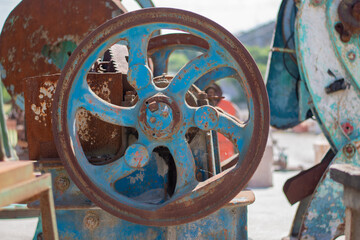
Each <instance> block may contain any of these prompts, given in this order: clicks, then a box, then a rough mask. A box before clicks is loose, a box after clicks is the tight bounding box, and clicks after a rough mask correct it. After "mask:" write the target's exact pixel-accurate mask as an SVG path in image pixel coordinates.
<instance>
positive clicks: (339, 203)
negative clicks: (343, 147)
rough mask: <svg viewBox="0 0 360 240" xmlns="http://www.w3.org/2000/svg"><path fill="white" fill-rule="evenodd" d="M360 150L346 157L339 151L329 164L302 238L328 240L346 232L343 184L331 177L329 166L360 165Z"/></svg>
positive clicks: (303, 226) (316, 192)
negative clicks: (341, 164) (309, 237)
mask: <svg viewBox="0 0 360 240" xmlns="http://www.w3.org/2000/svg"><path fill="white" fill-rule="evenodd" d="M357 142H358V140H355V141H353V143H352V144H354V145H355V146H356V143H357ZM359 150H360V149H357V151H356V154H355V155H354V156H353V157H351V158H348V157H346V155H345V154H344V152H343V151H339V152H338V153H337V155H336V156H335V158H334V160H333V161H332V162H331V164H330V165H329V167H328V169H327V171H326V172H325V174H324V176H323V177H322V179H321V180H320V183H319V185H318V187H317V188H316V190H315V192H314V194H313V196H312V199H311V202H310V205H309V207H308V209H307V211H306V213H305V220H304V222H303V225H302V233H301V235H300V236H301V237H302V238H301V239H307V238H306V236H311V237H313V238H314V239H319V240H322V239H324V240H326V239H333V238H334V237H336V236H339V235H342V234H344V224H345V223H344V219H345V206H344V203H343V186H342V185H341V184H340V183H337V182H335V181H334V180H332V179H331V178H330V171H329V168H330V166H331V165H333V164H339V163H348V164H352V165H354V166H360V155H359Z"/></svg>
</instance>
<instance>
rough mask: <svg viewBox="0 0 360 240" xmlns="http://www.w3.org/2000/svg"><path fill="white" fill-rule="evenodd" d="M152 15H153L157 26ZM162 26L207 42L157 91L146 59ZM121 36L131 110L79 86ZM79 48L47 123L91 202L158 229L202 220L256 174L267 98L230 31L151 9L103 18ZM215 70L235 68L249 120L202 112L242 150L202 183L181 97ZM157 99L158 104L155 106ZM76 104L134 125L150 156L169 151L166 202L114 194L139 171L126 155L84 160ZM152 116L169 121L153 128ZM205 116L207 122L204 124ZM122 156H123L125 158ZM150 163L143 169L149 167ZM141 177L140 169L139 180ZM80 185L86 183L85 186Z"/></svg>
mask: <svg viewBox="0 0 360 240" xmlns="http://www.w3.org/2000/svg"><path fill="white" fill-rule="evenodd" d="M154 17H156V18H157V22H155V23H154V22H153V19H154ZM124 23H126V24H124ZM160 29H177V30H181V31H185V32H189V33H191V34H194V35H196V36H199V37H200V38H202V39H206V41H207V42H208V45H209V48H208V50H207V51H206V52H205V53H203V54H202V55H200V56H198V57H196V58H195V59H193V60H192V61H190V62H189V63H188V64H187V65H185V66H184V67H183V68H182V69H181V70H180V71H179V72H178V73H177V74H176V75H175V76H174V78H173V80H172V82H171V84H170V85H169V86H168V87H166V88H158V87H157V86H156V85H155V84H154V83H153V81H152V78H153V76H152V74H151V72H150V71H149V69H150V68H149V66H148V65H147V64H148V59H147V56H146V51H147V47H148V42H149V39H150V37H151V36H152V33H153V32H156V31H158V30H160ZM224 36H226V38H225V37H224ZM119 40H122V41H123V43H122V44H127V46H128V48H129V57H128V63H129V73H128V76H127V77H128V78H127V80H128V82H129V83H130V84H131V85H132V86H133V87H134V88H135V90H136V93H137V96H138V99H139V100H138V101H137V104H135V105H134V106H131V107H122V106H116V105H111V104H108V103H106V102H105V101H103V100H101V99H99V98H97V97H96V96H95V95H94V93H93V92H91V91H89V90H88V88H87V87H84V85H85V84H86V83H85V82H84V79H86V72H87V71H88V70H89V69H90V68H91V66H92V64H93V63H94V61H95V60H96V59H97V58H98V56H99V54H100V53H102V52H104V51H105V50H106V49H107V48H109V47H110V46H111V45H113V44H114V43H116V42H119ZM79 47H80V48H81V49H82V50H81V51H80V50H79V51H77V52H75V54H73V57H72V58H71V61H72V62H71V63H70V62H69V63H68V64H67V65H66V67H65V68H64V71H63V74H62V76H61V79H60V82H59V84H60V86H61V87H60V90H59V92H57V99H56V101H55V102H56V103H57V104H58V103H59V105H57V107H59V108H58V110H57V111H56V112H55V116H54V119H53V121H54V123H55V124H56V125H55V126H57V128H58V129H57V130H60V129H63V130H65V131H63V130H61V131H55V135H56V136H55V139H56V140H57V144H58V147H60V148H61V149H63V151H60V154H62V153H68V154H66V156H65V155H64V156H62V157H65V159H66V161H65V162H64V163H65V167H66V168H67V170H68V171H69V173H70V175H71V176H72V178H74V179H78V180H79V181H77V183H78V184H79V187H80V188H81V189H82V190H83V191H84V193H85V194H87V195H88V196H89V197H90V198H91V199H92V200H93V201H95V202H96V204H99V205H100V206H101V207H102V208H104V209H106V210H108V211H110V212H111V213H112V214H115V215H116V216H118V217H122V218H125V219H129V220H131V221H133V222H136V223H141V224H152V225H154V224H155V225H159V226H163V225H171V224H179V223H185V222H188V221H193V220H195V219H199V218H201V217H204V216H205V215H206V214H207V213H210V212H211V211H214V210H215V209H218V208H219V207H220V206H221V204H225V203H226V202H228V201H229V200H230V199H231V198H233V197H234V195H235V194H236V193H237V192H238V191H240V190H241V189H242V188H243V187H244V185H245V184H246V182H247V181H246V179H248V178H249V177H250V176H251V175H252V173H253V172H254V171H255V169H256V166H257V164H258V163H259V161H260V159H261V155H262V153H263V150H264V148H265V143H266V139H267V132H268V125H267V123H268V120H269V119H268V103H267V98H266V90H265V87H264V85H263V81H262V79H261V75H260V72H259V71H258V69H257V67H256V65H255V63H254V62H253V60H252V58H251V57H250V55H248V53H247V52H246V50H245V49H244V48H243V46H242V45H240V44H239V43H238V41H237V40H236V39H235V38H234V37H233V36H232V35H231V34H230V33H228V32H227V31H226V30H224V29H222V28H221V27H220V26H218V25H216V24H215V23H213V22H211V21H210V20H208V19H206V20H205V19H204V18H202V17H199V16H197V15H195V14H193V13H189V12H183V11H181V10H174V9H161V8H154V9H148V10H141V11H139V12H132V13H129V14H124V15H122V16H119V17H118V18H116V19H113V20H111V21H108V22H107V23H106V24H104V25H103V26H102V27H101V28H98V29H97V30H96V32H94V33H93V34H92V35H89V38H88V39H87V40H86V41H84V42H83V43H82V45H81V46H79ZM218 68H230V69H234V71H232V72H231V71H230V72H229V71H228V73H231V74H232V75H231V76H233V73H234V72H236V76H237V80H238V81H239V82H240V86H242V88H243V90H244V92H245V94H246V96H247V97H248V107H249V119H248V122H246V123H241V122H240V121H238V120H236V119H234V118H232V117H231V116H229V115H227V114H225V113H222V112H220V110H217V109H212V110H209V111H210V112H208V111H206V113H204V114H208V115H209V117H208V118H206V119H202V120H201V121H202V123H203V124H204V126H205V125H207V126H212V127H213V128H214V130H216V131H219V132H220V133H222V134H223V135H225V136H226V137H228V138H229V139H230V140H231V141H232V142H233V143H234V146H235V147H237V148H238V151H239V152H241V153H242V154H239V158H238V159H237V160H238V161H237V167H234V168H232V169H229V170H227V171H226V172H223V173H222V174H219V175H218V176H216V177H214V178H210V179H209V182H208V183H206V182H203V183H201V184H200V183H199V182H198V181H197V179H196V176H195V172H196V166H195V161H194V156H193V154H192V152H191V150H190V146H189V144H188V142H187V140H186V136H185V135H186V132H187V130H188V129H189V128H191V127H195V126H196V125H197V124H196V121H197V120H196V119H195V117H194V116H195V112H196V109H197V108H196V107H191V106H189V105H188V104H186V102H185V95H186V93H187V92H188V90H189V89H190V88H191V86H192V85H193V84H194V83H195V82H196V80H198V79H199V78H201V77H203V76H204V75H206V74H207V73H209V72H212V71H214V70H215V69H218ZM223 77H227V76H223ZM62 84H65V85H62ZM152 101H155V102H157V103H158V105H160V107H159V106H158V107H156V106H155V105H156V104H152ZM160 102H161V103H162V104H159V103H160ZM79 108H85V109H87V110H88V111H90V112H91V113H92V114H93V115H95V116H97V117H98V118H100V119H101V120H102V121H105V122H108V123H111V124H114V125H119V126H124V127H132V128H136V130H137V133H138V139H137V142H136V143H135V144H136V145H138V144H141V145H142V146H145V147H146V148H147V151H148V152H149V153H150V152H152V151H153V149H155V148H157V147H167V148H168V150H169V151H170V154H171V155H172V157H173V160H174V164H175V167H176V186H175V190H174V191H175V193H174V195H173V196H172V197H171V198H170V199H165V200H166V201H165V202H164V204H163V206H161V208H160V205H154V204H149V203H148V202H147V201H146V200H145V201H144V202H141V201H133V200H131V199H129V198H126V197H125V196H123V195H121V194H118V193H119V192H121V191H120V190H119V189H118V187H119V188H121V184H117V183H118V182H122V181H124V179H126V180H129V179H131V178H130V175H131V177H134V178H135V179H138V177H139V176H142V175H138V174H139V172H137V171H136V169H135V168H133V169H130V168H131V167H130V166H129V164H126V161H124V158H120V159H118V160H116V161H114V162H111V163H109V164H105V165H101V166H90V165H89V163H88V160H87V159H86V156H85V155H84V153H83V151H82V146H81V145H80V143H79V141H78V140H77V133H76V131H74V129H73V126H74V122H75V121H76V118H75V113H76V112H77V111H78V109H79ZM157 108H159V109H161V110H162V111H161V113H160V112H159V113H155V112H156V111H157ZM165 109H168V110H170V109H171V111H165ZM148 110H149V111H150V112H151V113H149V111H148ZM152 113H154V116H152ZM165 113H166V114H165ZM149 115H151V116H149ZM171 115H172V116H171ZM216 115H217V116H218V120H217V117H216ZM147 116H148V117H147ZM153 118H155V119H153ZM156 118H160V119H166V120H169V122H165V125H164V124H163V125H161V126H160V125H159V126H157V125H156V124H155V126H153V127H151V123H153V124H154V123H155V122H156ZM206 121H209V123H208V124H206ZM210 122H211V123H210ZM255 132H257V133H255ZM260 133H261V134H260ZM139 154H140V153H139ZM139 156H140V155H139ZM126 157H127V155H125V160H126ZM132 159H133V158H132ZM134 159H138V158H137V157H136V158H134ZM124 162H125V163H124ZM150 162H151V161H149V164H148V165H146V166H145V168H146V167H150V166H151V165H150ZM130 165H131V166H132V165H133V164H130ZM134 166H135V165H134ZM155 173H156V172H155ZM129 174H130V175H129ZM132 174H134V175H132ZM145 177H146V174H145V172H144V182H145ZM128 178H129V179H128ZM80 179H81V180H80ZM138 181H139V180H138ZM210 182H211V183H210ZM80 183H85V185H86V186H85V185H83V184H80ZM132 185H136V184H132ZM114 186H115V189H114ZM125 186H126V185H125ZM229 186H232V187H233V191H227V189H228V188H229ZM115 190H116V191H115ZM152 190H156V189H151V186H150V189H149V192H146V193H141V194H142V195H141V194H140V195H141V196H145V195H147V193H150V191H152ZM156 191H157V190H156ZM149 195H151V194H149ZM204 195H206V197H205V196H204ZM91 196H96V197H94V198H93V197H91ZM138 196H139V193H138ZM184 196H186V197H184ZM134 197H136V196H134ZM219 202H221V204H219ZM206 206H208V207H206ZM199 209H202V210H203V211H199ZM211 209H212V210H211ZM139 210H141V211H139ZM174 211H175V212H176V214H175V212H174ZM170 212H172V214H171V216H170V215H169V213H170Z"/></svg>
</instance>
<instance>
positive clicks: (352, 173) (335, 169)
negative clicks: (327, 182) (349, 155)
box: [330, 164, 360, 191]
mask: <svg viewBox="0 0 360 240" xmlns="http://www.w3.org/2000/svg"><path fill="white" fill-rule="evenodd" d="M330 177H331V178H332V179H334V180H335V181H336V182H339V183H341V184H343V185H344V186H346V187H351V188H354V189H356V190H358V191H360V168H359V167H355V166H353V165H350V164H334V165H333V166H331V168H330Z"/></svg>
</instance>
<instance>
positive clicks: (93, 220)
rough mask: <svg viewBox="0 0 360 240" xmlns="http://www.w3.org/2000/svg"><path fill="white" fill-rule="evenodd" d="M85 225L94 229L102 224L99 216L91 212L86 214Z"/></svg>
mask: <svg viewBox="0 0 360 240" xmlns="http://www.w3.org/2000/svg"><path fill="white" fill-rule="evenodd" d="M83 223H84V226H85V227H86V228H87V229H89V230H94V229H95V228H97V227H98V226H99V224H100V219H99V216H98V215H97V214H95V213H93V212H89V213H87V214H86V215H85V217H84V220H83Z"/></svg>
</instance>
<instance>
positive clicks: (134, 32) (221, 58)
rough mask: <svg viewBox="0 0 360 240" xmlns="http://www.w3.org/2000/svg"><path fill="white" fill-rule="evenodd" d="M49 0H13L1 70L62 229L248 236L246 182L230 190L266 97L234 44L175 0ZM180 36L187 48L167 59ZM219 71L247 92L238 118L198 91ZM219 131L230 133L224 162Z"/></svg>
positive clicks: (0, 50) (246, 174) (66, 232)
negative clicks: (132, 6)
mask: <svg viewBox="0 0 360 240" xmlns="http://www.w3.org/2000/svg"><path fill="white" fill-rule="evenodd" d="M138 2H139V4H140V5H141V6H142V7H149V6H152V5H151V4H152V3H151V2H150V1H138ZM29 4H31V6H38V8H37V7H31V8H30V7H29ZM56 4H60V2H57V1H55V2H54V1H45V0H41V1H40V0H39V1H37V2H36V4H35V2H34V1H30V0H24V1H22V2H21V3H20V4H19V5H18V6H17V7H16V8H15V9H14V10H13V12H12V13H11V14H10V15H9V17H8V19H7V21H6V23H5V25H4V28H3V32H2V34H1V36H0V64H1V65H0V70H1V78H2V81H3V82H4V84H5V86H6V88H7V89H8V90H9V92H10V94H11V95H12V97H13V99H14V101H15V102H16V104H17V106H18V107H19V108H20V110H19V112H21V111H24V115H25V126H26V128H25V129H26V141H27V149H26V150H27V151H28V158H29V159H31V160H36V166H37V169H38V170H39V171H42V172H47V173H48V172H49V173H51V175H52V178H53V192H54V201H55V209H56V217H57V224H58V231H59V237H60V239H119V238H122V239H124V238H125V239H187V238H197V237H201V238H206V239H219V238H223V239H227V238H230V239H246V238H247V218H246V217H247V215H246V214H247V212H246V206H247V205H248V204H250V203H252V202H253V201H254V195H253V194H252V192H251V191H243V192H240V191H241V190H243V188H244V187H245V186H246V184H247V182H248V181H249V179H250V177H251V176H252V174H253V173H254V171H255V170H256V167H257V165H258V164H259V162H260V160H261V157H262V154H263V151H264V149H265V144H266V140H267V134H268V122H269V113H268V111H269V110H268V100H267V94H266V89H265V86H264V84H263V80H262V78H261V74H260V72H259V70H258V68H257V67H256V64H255V63H254V61H253V59H252V58H251V56H250V55H249V53H248V52H247V51H246V49H245V48H244V47H243V46H242V44H241V43H240V42H239V41H238V40H237V39H236V38H235V37H234V36H232V35H231V34H230V33H229V32H227V31H226V30H225V29H223V28H222V27H221V26H219V25H217V24H216V23H214V22H212V21H211V20H209V19H206V18H204V17H201V16H199V15H196V14H194V13H190V12H186V11H182V10H176V9H166V8H149V9H143V10H138V11H134V12H130V13H126V14H122V13H125V12H126V10H125V8H124V7H123V6H122V4H121V2H119V1H115V0H113V1H110V0H104V1H76V2H73V1H61V4H60V5H56ZM59 9H60V11H59ZM119 14H122V15H120V16H117V17H115V16H116V15H119ZM113 17H114V18H113ZM111 18H112V19H111ZM109 19H111V20H109ZM106 20H109V21H106ZM103 22H105V23H104V24H102V23H103ZM100 24H102V25H101V26H100V27H98V26H99V25H100ZM177 49H187V50H190V51H193V52H194V53H195V54H194V55H193V57H192V59H191V60H190V61H189V62H188V63H187V64H185V66H183V67H182V68H181V69H180V70H179V71H178V72H176V73H170V72H168V64H169V58H170V56H171V53H173V52H174V51H176V50H177ZM221 81H231V82H232V83H233V84H237V88H238V89H240V94H242V95H243V96H245V99H246V101H245V103H244V106H243V109H242V112H243V113H244V114H243V115H242V116H241V117H240V118H237V117H234V116H232V115H230V114H228V113H226V112H225V111H223V110H222V109H221V108H220V107H218V106H216V103H217V102H218V101H217V100H219V99H221V98H222V96H219V95H220V94H211V95H210V94H209V96H208V95H207V93H206V92H205V91H206V90H207V89H208V87H209V86H212V85H214V84H218V85H220V86H221ZM20 115H21V114H20ZM216 133H220V134H222V135H223V136H224V137H225V138H227V139H228V140H229V141H230V142H232V144H233V146H234V153H233V155H232V156H229V158H228V159H226V160H224V161H222V162H220V154H219V151H221V149H219V145H218V141H217V136H218V135H217V134H216ZM239 192H240V193H239ZM29 207H30V208H38V207H39V203H38V202H32V203H30V204H29ZM41 236H42V225H41V223H40V222H39V225H38V228H37V230H36V233H35V238H37V239H39V238H41Z"/></svg>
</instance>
